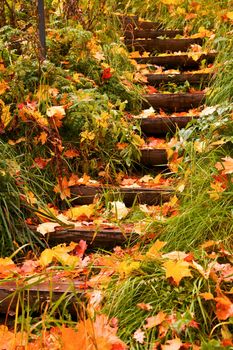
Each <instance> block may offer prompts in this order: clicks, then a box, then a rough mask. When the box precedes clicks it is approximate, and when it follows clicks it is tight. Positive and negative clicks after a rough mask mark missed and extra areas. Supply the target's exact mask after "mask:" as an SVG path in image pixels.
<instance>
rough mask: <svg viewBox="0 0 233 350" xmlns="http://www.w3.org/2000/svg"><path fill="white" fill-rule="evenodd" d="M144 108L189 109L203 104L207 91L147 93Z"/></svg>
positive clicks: (171, 110)
mask: <svg viewBox="0 0 233 350" xmlns="http://www.w3.org/2000/svg"><path fill="white" fill-rule="evenodd" d="M143 99H144V101H143V103H142V105H143V106H142V107H143V109H146V108H149V107H151V106H152V107H153V108H154V109H155V110H156V109H157V110H159V109H162V110H164V111H168V112H181V111H187V110H189V109H191V108H196V107H199V106H201V105H202V104H203V103H204V101H205V93H204V92H198V93H176V94H160V93H155V94H145V95H143Z"/></svg>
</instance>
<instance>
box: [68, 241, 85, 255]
mask: <svg viewBox="0 0 233 350" xmlns="http://www.w3.org/2000/svg"><path fill="white" fill-rule="evenodd" d="M86 249H87V243H86V241H84V240H82V239H81V241H80V242H79V244H77V245H76V247H75V248H74V250H73V251H72V254H73V255H77V256H79V257H80V258H82V257H83V255H84V253H85V251H86Z"/></svg>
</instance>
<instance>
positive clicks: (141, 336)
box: [133, 328, 145, 344]
mask: <svg viewBox="0 0 233 350" xmlns="http://www.w3.org/2000/svg"><path fill="white" fill-rule="evenodd" d="M133 338H134V339H135V340H136V341H137V342H138V343H140V344H144V339H145V332H144V331H142V330H141V329H140V328H139V329H137V330H136V331H135V332H134V334H133Z"/></svg>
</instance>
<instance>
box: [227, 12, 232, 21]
mask: <svg viewBox="0 0 233 350" xmlns="http://www.w3.org/2000/svg"><path fill="white" fill-rule="evenodd" d="M226 16H227V18H228V19H230V20H231V21H233V11H229V12H227V13H226Z"/></svg>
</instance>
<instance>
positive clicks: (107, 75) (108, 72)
mask: <svg viewBox="0 0 233 350" xmlns="http://www.w3.org/2000/svg"><path fill="white" fill-rule="evenodd" d="M111 77H112V73H111V68H105V69H104V70H103V72H102V79H103V80H108V79H110V78H111Z"/></svg>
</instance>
